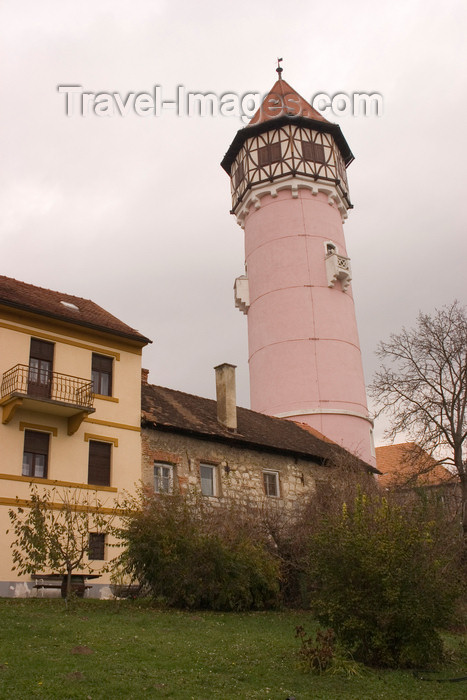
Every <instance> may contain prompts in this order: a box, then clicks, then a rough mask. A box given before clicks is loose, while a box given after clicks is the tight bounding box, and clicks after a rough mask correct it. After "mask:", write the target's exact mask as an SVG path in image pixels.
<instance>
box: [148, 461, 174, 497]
mask: <svg viewBox="0 0 467 700" xmlns="http://www.w3.org/2000/svg"><path fill="white" fill-rule="evenodd" d="M156 469H157V470H158V471H159V472H162V471H163V470H167V473H166V474H162V473H159V474H158V475H157V476H156ZM153 479H154V482H153V486H154V492H155V493H173V486H174V465H173V464H170V462H160V461H159V460H157V459H155V460H154V471H153ZM161 480H162V485H163V486H164V485H165V487H166V488H161Z"/></svg>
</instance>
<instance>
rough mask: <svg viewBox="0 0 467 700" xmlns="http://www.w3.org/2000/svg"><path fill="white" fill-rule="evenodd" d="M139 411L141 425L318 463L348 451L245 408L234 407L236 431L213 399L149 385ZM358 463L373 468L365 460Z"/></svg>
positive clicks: (144, 388) (302, 428)
mask: <svg viewBox="0 0 467 700" xmlns="http://www.w3.org/2000/svg"><path fill="white" fill-rule="evenodd" d="M142 410H143V421H142V425H143V426H146V427H150V428H154V429H156V430H157V429H159V430H168V431H171V432H179V433H185V434H189V435H195V436H197V437H201V438H205V439H211V440H217V441H220V442H228V443H230V444H238V445H243V446H244V447H250V448H252V449H255V448H256V449H258V448H260V449H263V450H271V451H273V452H281V453H287V454H292V455H294V456H301V457H304V458H308V459H312V460H313V461H316V462H318V463H323V462H326V461H328V460H329V461H330V462H332V461H333V460H334V459H335V458H336V455H339V457H340V458H342V455H343V456H345V455H347V454H348V453H347V452H346V451H345V450H344V449H343V448H342V447H340V446H339V445H337V444H335V443H333V442H332V441H330V440H327V438H325V437H324V436H321V434H320V433H319V432H318V431H314V430H313V429H312V428H308V426H303V425H302V424H301V423H295V422H293V421H289V420H285V419H283V418H274V417H272V416H267V415H265V414H263V413H256V412H255V411H250V410H249V409H247V408H240V407H238V408H237V423H238V426H237V430H236V431H232V430H229V429H228V428H225V427H224V426H223V425H221V424H220V423H219V421H218V420H217V405H216V401H214V400H213V399H205V398H202V397H201V396H194V395H193V394H186V393H184V392H182V391H175V390H174V389H167V388H165V387H161V386H154V385H152V384H144V383H143V384H142ZM351 459H352V460H355V457H353V456H351ZM361 466H362V469H365V470H371V471H374V469H373V468H372V467H370V466H369V465H368V464H365V463H364V462H361Z"/></svg>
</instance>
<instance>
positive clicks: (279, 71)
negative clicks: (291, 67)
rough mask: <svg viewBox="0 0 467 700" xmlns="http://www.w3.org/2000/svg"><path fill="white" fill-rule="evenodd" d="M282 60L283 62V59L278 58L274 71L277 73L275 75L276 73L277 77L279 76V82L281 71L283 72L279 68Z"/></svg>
mask: <svg viewBox="0 0 467 700" xmlns="http://www.w3.org/2000/svg"><path fill="white" fill-rule="evenodd" d="M283 60H284V59H283V58H278V59H277V68H276V71H277V73H278V75H279V80H282V75H281V73H282V71H283V70H284V69H283V68H282V67H281V61H283Z"/></svg>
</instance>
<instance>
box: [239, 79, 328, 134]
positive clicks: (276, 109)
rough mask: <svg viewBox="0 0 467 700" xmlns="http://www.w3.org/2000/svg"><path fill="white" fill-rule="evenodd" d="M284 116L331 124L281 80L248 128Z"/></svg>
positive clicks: (275, 84)
mask: <svg viewBox="0 0 467 700" xmlns="http://www.w3.org/2000/svg"><path fill="white" fill-rule="evenodd" d="M283 116H289V117H307V118H308V119H315V120H316V121H319V122H324V123H325V124H330V123H331V122H329V121H328V120H327V119H325V118H324V117H323V115H322V114H320V113H319V112H318V111H317V110H316V109H314V108H313V107H312V106H311V105H310V104H309V102H307V101H306V100H305V99H304V98H303V97H302V96H301V95H299V93H298V92H297V91H296V90H294V89H293V87H291V86H290V85H289V84H288V83H287V82H286V81H285V80H282V78H279V80H276V82H275V83H274V85H273V86H272V88H271V89H270V91H269V92H268V94H267V95H266V97H265V98H264V100H263V102H262V104H261V107H260V108H259V109H258V111H257V112H256V113H255V114H254V116H253V117H252V118H251V120H250V121H249V123H248V126H253V125H255V124H264V123H265V122H267V121H269V120H270V119H277V118H278V117H283Z"/></svg>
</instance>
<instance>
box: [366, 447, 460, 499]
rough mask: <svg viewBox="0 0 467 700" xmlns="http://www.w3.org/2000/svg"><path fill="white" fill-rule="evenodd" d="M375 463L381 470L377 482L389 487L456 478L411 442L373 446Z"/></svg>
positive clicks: (429, 483) (448, 480) (428, 483)
mask: <svg viewBox="0 0 467 700" xmlns="http://www.w3.org/2000/svg"><path fill="white" fill-rule="evenodd" d="M376 466H377V467H378V469H379V471H380V472H381V476H379V477H378V483H379V484H380V485H381V486H383V487H385V488H388V487H391V486H439V485H441V484H444V483H447V482H453V481H455V480H456V478H455V475H453V474H452V473H451V472H450V471H448V469H446V468H445V467H443V466H442V465H440V464H437V463H436V460H435V459H433V457H431V456H430V455H429V454H428V453H427V452H425V451H424V450H422V448H421V447H419V446H418V445H417V444H416V443H415V442H404V443H400V444H398V445H384V446H383V447H377V448H376Z"/></svg>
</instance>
